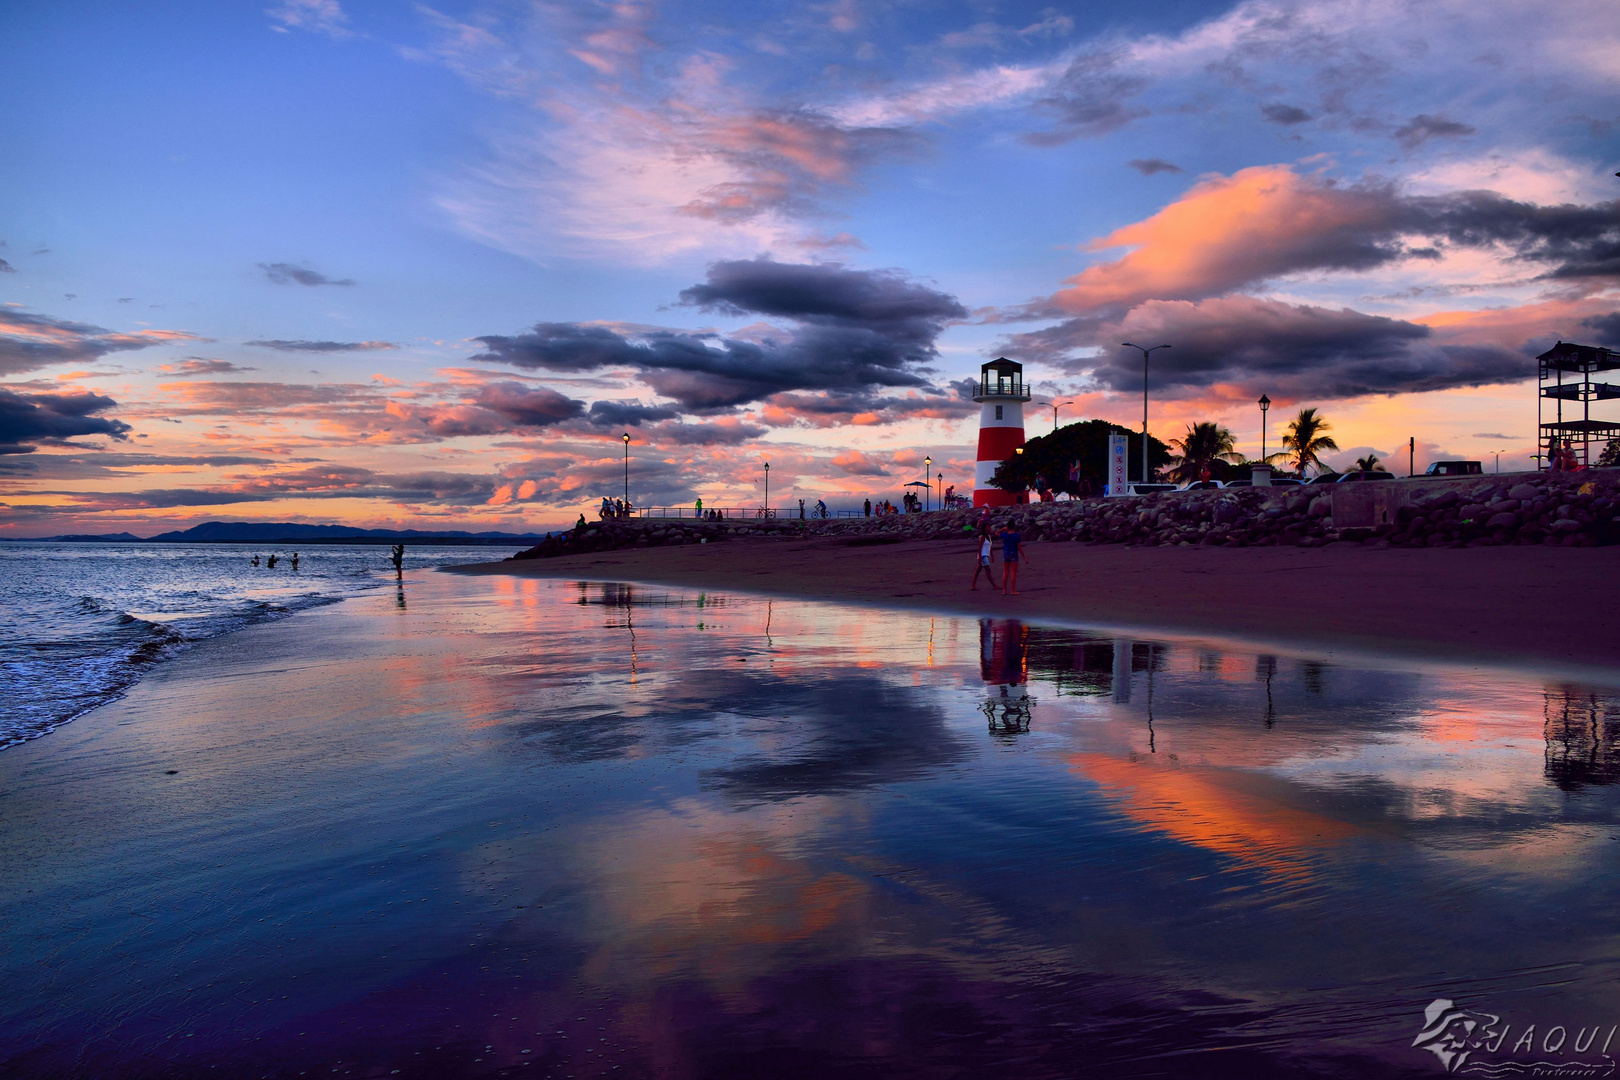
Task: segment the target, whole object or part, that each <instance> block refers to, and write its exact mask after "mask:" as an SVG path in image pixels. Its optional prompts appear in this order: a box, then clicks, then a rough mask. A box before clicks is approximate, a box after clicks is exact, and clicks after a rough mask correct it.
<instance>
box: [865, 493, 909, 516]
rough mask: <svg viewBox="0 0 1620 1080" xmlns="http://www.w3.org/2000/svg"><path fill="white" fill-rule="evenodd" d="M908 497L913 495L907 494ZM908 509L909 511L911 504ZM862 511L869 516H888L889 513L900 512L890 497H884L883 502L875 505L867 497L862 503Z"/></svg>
mask: <svg viewBox="0 0 1620 1080" xmlns="http://www.w3.org/2000/svg"><path fill="white" fill-rule="evenodd" d="M906 498H907V499H909V498H911V496H910V495H907V496H906ZM907 510H908V512H909V510H910V507H909V505H908V506H907ZM861 511H862V512H863V513H864V514H865V515H866V516H867V517H874V516H875V517H886V516H887V515H889V514H898V513H899V512H900V511H899V509H898V508H896V507H895V505H894V503H892V502H890V501H889V500H888V499H884V500H883V501H882V502H880V503H878V504H876V505H873V503H872V500H871V499H867V500H866V501H865V502H864V503H862V504H861Z"/></svg>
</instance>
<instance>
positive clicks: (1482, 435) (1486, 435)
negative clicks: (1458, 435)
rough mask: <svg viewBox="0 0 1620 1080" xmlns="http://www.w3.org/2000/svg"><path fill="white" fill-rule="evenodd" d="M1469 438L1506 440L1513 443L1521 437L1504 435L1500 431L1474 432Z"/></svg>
mask: <svg viewBox="0 0 1620 1080" xmlns="http://www.w3.org/2000/svg"><path fill="white" fill-rule="evenodd" d="M1469 438H1470V439H1504V440H1506V441H1508V442H1513V441H1514V440H1515V439H1517V438H1519V436H1517V435H1504V434H1502V433H1501V432H1500V431H1476V432H1474V434H1472V435H1470V436H1469Z"/></svg>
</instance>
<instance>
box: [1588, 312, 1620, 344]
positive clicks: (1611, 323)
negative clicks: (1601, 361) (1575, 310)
mask: <svg viewBox="0 0 1620 1080" xmlns="http://www.w3.org/2000/svg"><path fill="white" fill-rule="evenodd" d="M1581 325H1582V326H1583V327H1585V328H1586V329H1588V330H1590V331H1591V332H1592V334H1593V335H1594V336H1595V337H1596V338H1597V341H1596V344H1598V345H1606V346H1608V347H1609V348H1611V349H1612V348H1620V311H1615V312H1610V313H1609V314H1607V315H1593V316H1592V317H1591V318H1588V319H1582V320H1581Z"/></svg>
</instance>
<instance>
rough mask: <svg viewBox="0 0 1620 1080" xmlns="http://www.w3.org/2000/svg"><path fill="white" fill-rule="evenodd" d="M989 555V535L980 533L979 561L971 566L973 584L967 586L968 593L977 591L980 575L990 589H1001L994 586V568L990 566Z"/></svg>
mask: <svg viewBox="0 0 1620 1080" xmlns="http://www.w3.org/2000/svg"><path fill="white" fill-rule="evenodd" d="M990 553H991V545H990V534H989V532H981V533H980V534H979V561H978V562H976V563H975V564H974V565H973V584H972V585H970V586H968V591H969V592H978V591H979V575H980V574H983V575H984V579H985V580H986V581H988V582H989V583H990V587H991V588H992V589H999V588H1001V586H999V585H997V584H996V572H995V568H994V567H992V566H991V565H990Z"/></svg>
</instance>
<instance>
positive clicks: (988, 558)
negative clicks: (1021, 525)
mask: <svg viewBox="0 0 1620 1080" xmlns="http://www.w3.org/2000/svg"><path fill="white" fill-rule="evenodd" d="M978 535H979V555H978V559H977V561H976V562H975V563H974V565H973V582H972V584H970V585H969V586H968V591H969V592H977V591H978V589H979V575H980V574H983V575H984V577H985V580H986V581H988V582H989V583H990V587H991V588H992V589H1000V590H1001V595H1003V596H1017V595H1018V564H1019V563H1021V562H1028V561H1029V559H1028V556H1027V555H1026V554H1025V552H1024V538H1023V536H1021V535H1020V534H1019V532H1018V530H1016V529H1014V528H1013V527H1012V526H1011V525H1003V526H1002V527H1001V528H999V529H992V528H991V526H990V520H989V514H988V513H986V514H982V515H980V517H979V529H978ZM998 545H999V546H1000V549H1001V584H1000V585H997V584H996V571H995V565H994V558H995V552H996V548H997V546H998Z"/></svg>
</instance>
